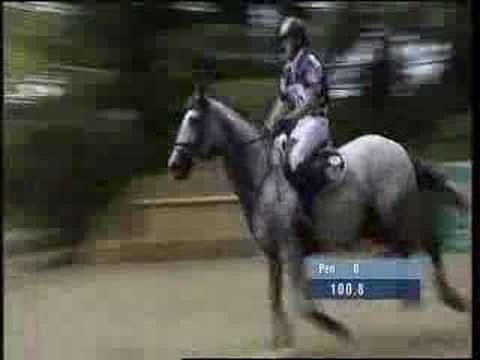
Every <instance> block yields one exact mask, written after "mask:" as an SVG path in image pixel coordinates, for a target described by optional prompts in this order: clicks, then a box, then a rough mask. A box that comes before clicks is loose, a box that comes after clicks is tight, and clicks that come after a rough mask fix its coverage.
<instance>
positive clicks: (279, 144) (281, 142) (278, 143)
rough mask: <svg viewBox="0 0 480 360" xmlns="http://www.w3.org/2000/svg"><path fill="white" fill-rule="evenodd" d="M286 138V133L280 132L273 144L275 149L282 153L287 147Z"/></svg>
mask: <svg viewBox="0 0 480 360" xmlns="http://www.w3.org/2000/svg"><path fill="white" fill-rule="evenodd" d="M287 140H288V136H287V134H285V133H282V134H280V135H279V136H278V137H276V138H275V141H274V145H275V147H276V148H277V149H279V150H280V151H281V152H282V153H284V152H285V149H286V147H287Z"/></svg>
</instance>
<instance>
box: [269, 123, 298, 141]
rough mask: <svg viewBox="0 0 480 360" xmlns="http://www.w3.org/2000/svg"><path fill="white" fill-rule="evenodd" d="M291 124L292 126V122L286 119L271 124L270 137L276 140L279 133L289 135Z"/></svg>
mask: <svg viewBox="0 0 480 360" xmlns="http://www.w3.org/2000/svg"><path fill="white" fill-rule="evenodd" d="M292 124H293V121H290V120H288V119H280V120H278V121H277V122H276V123H274V124H273V126H272V127H271V129H270V130H271V133H272V137H273V138H276V137H277V136H278V135H280V134H281V133H287V134H288V133H290V131H291V130H292V129H291V127H292Z"/></svg>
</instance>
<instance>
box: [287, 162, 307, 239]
mask: <svg viewBox="0 0 480 360" xmlns="http://www.w3.org/2000/svg"><path fill="white" fill-rule="evenodd" d="M284 171H285V177H286V178H287V180H288V181H289V183H290V184H291V185H292V187H293V188H294V189H295V190H296V192H297V196H298V199H299V200H300V204H301V206H299V208H298V210H299V211H298V212H297V213H296V215H295V220H294V226H295V229H296V231H297V235H298V236H299V237H300V238H301V239H310V238H312V237H313V195H314V194H311V191H308V190H309V188H308V186H307V185H308V184H307V183H306V182H305V180H306V179H305V176H304V175H305V174H302V168H301V167H299V169H297V171H295V172H293V171H292V170H291V169H290V166H289V165H288V164H286V166H285V169H284Z"/></svg>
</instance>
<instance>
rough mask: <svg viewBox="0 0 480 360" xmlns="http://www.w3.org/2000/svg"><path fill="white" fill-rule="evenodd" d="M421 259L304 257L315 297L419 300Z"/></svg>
mask: <svg viewBox="0 0 480 360" xmlns="http://www.w3.org/2000/svg"><path fill="white" fill-rule="evenodd" d="M423 263H424V262H423V261H422V260H420V259H404V258H389V259H353V260H352V259H348V260H347V259H342V258H331V257H322V256H311V257H309V258H307V259H305V263H304V265H305V266H306V268H307V271H308V276H309V278H310V287H311V290H312V294H313V297H314V298H317V299H339V300H354V299H359V300H396V299H405V300H420V290H421V286H422V269H423Z"/></svg>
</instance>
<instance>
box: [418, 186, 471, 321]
mask: <svg viewBox="0 0 480 360" xmlns="http://www.w3.org/2000/svg"><path fill="white" fill-rule="evenodd" d="M421 196H422V201H421V203H420V206H419V207H417V208H420V209H421V212H422V213H423V214H430V216H422V217H421V219H422V222H421V223H419V224H417V226H419V227H418V229H419V231H418V233H417V234H418V235H419V237H420V238H421V239H422V242H423V244H422V245H423V248H424V249H425V251H427V253H428V254H429V255H430V258H431V260H432V264H433V268H434V284H435V285H436V289H437V293H438V295H439V297H440V299H441V300H442V301H443V303H444V304H445V305H447V306H448V307H450V308H452V309H454V310H456V311H460V312H465V311H469V308H470V307H469V305H468V303H467V302H466V301H465V299H464V298H462V296H460V294H459V293H458V292H457V291H456V290H455V289H454V288H453V287H451V286H450V284H449V283H448V281H447V276H446V273H445V266H444V263H443V258H442V242H441V239H440V238H439V237H438V236H437V235H436V234H435V233H433V225H434V224H433V222H432V217H431V214H433V211H434V210H435V208H434V207H435V206H436V205H435V202H434V201H433V200H432V198H431V197H432V196H434V194H422V195H421Z"/></svg>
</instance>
